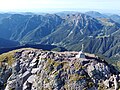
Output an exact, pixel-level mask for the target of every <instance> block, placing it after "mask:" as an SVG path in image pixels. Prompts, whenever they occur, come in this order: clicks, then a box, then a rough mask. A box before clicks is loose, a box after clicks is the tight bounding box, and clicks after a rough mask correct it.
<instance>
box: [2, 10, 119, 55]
mask: <svg viewBox="0 0 120 90" xmlns="http://www.w3.org/2000/svg"><path fill="white" fill-rule="evenodd" d="M0 38H2V39H6V40H10V41H15V42H19V43H20V44H21V45H24V44H43V45H56V46H59V47H64V48H66V49H67V50H76V51H79V50H80V49H81V45H82V44H84V46H85V47H84V51H85V52H90V53H96V54H103V55H105V56H107V57H116V55H117V56H120V48H119V46H120V16H119V15H109V16H108V15H106V14H101V13H99V12H94V11H90V12H86V13H84V14H83V13H79V12H61V13H56V14H44V15H36V14H27V13H25V14H0ZM3 41H4V40H3ZM12 43H13V42H12ZM4 45H7V46H9V44H6V43H4ZM4 45H2V46H4ZM17 45H18V44H16V46H17ZM0 47H1V43H0Z"/></svg>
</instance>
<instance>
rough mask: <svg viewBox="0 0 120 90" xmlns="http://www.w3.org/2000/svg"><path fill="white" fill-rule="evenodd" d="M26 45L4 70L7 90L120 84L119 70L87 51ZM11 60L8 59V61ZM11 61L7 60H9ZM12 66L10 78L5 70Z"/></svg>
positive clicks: (58, 89) (67, 89)
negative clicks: (53, 50) (79, 51)
mask: <svg viewBox="0 0 120 90" xmlns="http://www.w3.org/2000/svg"><path fill="white" fill-rule="evenodd" d="M77 54H78V52H52V51H43V50H38V49H24V50H19V51H17V52H16V53H15V56H14V57H15V60H16V61H15V62H14V63H13V64H12V66H11V67H8V66H7V67H6V70H5V71H4V72H2V73H1V76H0V80H1V81H0V85H1V84H2V82H3V85H4V83H7V84H6V85H5V87H2V88H1V90H2V89H3V88H5V90H10V89H16V90H28V89H29V90H46V89H52V90H71V89H76V90H83V89H86V90H96V89H99V90H101V89H106V88H108V89H110V90H113V89H114V88H115V89H117V88H119V83H120V82H119V80H120V77H119V72H118V71H117V70H116V69H115V68H114V67H113V66H112V65H109V64H108V63H107V62H106V61H104V60H101V59H99V57H97V56H95V55H90V54H87V53H85V54H84V55H85V57H84V58H76V55H77ZM5 63H7V61H6V62H5ZM6 65H7V64H6ZM10 69H12V73H11V74H10V76H9V78H8V79H7V82H6V81H5V82H4V81H3V78H4V76H3V74H4V75H5V76H8V74H7V73H5V72H6V71H7V70H10Z"/></svg>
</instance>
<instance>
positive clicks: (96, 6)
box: [0, 0, 120, 13]
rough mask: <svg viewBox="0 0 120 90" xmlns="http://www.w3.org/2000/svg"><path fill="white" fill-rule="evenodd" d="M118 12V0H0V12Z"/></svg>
mask: <svg viewBox="0 0 120 90" xmlns="http://www.w3.org/2000/svg"><path fill="white" fill-rule="evenodd" d="M74 10H77V11H78V10H79V11H83V10H86V11H87V10H101V11H102V10H103V11H104V12H106V11H107V12H111V11H112V12H113V13H114V12H118V13H119V10H120V0H0V11H20V12H21V11H28V12H30V11H31V12H35V11H38V12H46V11H58V12H59V11H74Z"/></svg>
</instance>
